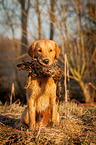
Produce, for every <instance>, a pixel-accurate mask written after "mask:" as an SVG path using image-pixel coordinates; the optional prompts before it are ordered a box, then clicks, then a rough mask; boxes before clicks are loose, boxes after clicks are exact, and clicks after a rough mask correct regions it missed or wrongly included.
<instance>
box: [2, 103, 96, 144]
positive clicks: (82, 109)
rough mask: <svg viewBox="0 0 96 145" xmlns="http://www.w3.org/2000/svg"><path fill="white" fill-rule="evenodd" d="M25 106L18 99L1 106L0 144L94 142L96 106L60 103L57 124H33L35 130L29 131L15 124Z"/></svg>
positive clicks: (95, 136) (95, 137)
mask: <svg viewBox="0 0 96 145" xmlns="http://www.w3.org/2000/svg"><path fill="white" fill-rule="evenodd" d="M24 107H25V106H22V105H21V104H20V103H19V102H18V103H14V104H12V105H10V106H8V105H2V104H1V105H0V114H1V115H0V144H4V145H10V144H18V145H19V144H28V145H43V144H44V145H52V144H56V145H57V144H58V145H95V144H96V105H93V104H90V105H87V104H85V105H83V104H79V105H77V104H76V103H69V102H68V103H67V104H65V103H61V104H60V105H59V113H60V123H59V124H57V125H56V126H55V127H53V128H51V129H46V128H45V127H43V126H39V127H38V126H36V130H35V131H34V132H30V131H29V130H28V128H27V127H22V128H16V127H15V122H16V121H17V120H19V119H20V116H21V113H22V111H23V110H24Z"/></svg>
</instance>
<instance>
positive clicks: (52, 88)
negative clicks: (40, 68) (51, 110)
mask: <svg viewBox="0 0 96 145" xmlns="http://www.w3.org/2000/svg"><path fill="white" fill-rule="evenodd" d="M54 97H56V84H55V83H54V80H53V79H52V78H48V79H46V78H44V79H42V80H32V84H31V85H30V87H29V89H28V98H33V99H34V101H35V105H36V110H37V112H41V111H44V110H45V109H46V108H47V107H48V106H49V105H50V99H51V98H54Z"/></svg>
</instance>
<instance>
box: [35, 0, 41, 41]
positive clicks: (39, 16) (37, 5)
mask: <svg viewBox="0 0 96 145" xmlns="http://www.w3.org/2000/svg"><path fill="white" fill-rule="evenodd" d="M36 2H37V4H36V7H37V9H36V11H37V15H38V39H42V28H41V11H40V8H39V7H40V5H39V0H37V1H36Z"/></svg>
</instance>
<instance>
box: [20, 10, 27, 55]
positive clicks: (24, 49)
mask: <svg viewBox="0 0 96 145" xmlns="http://www.w3.org/2000/svg"><path fill="white" fill-rule="evenodd" d="M21 19H22V21H21V22H22V24H21V26H22V36H21V37H22V38H21V43H22V44H21V54H24V53H26V52H27V45H28V40H27V17H26V16H25V15H24V13H23V11H22V18H21Z"/></svg>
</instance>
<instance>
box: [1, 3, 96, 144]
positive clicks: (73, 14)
mask: <svg viewBox="0 0 96 145" xmlns="http://www.w3.org/2000/svg"><path fill="white" fill-rule="evenodd" d="M43 38H46V39H51V40H55V41H56V42H57V44H58V46H59V48H60V51H61V53H60V56H59V59H58V61H59V63H60V64H61V66H62V68H63V71H64V79H63V82H62V90H63V94H62V98H61V99H60V100H62V101H60V103H59V107H58V112H59V114H60V122H59V123H58V124H56V125H55V126H54V127H52V128H50V129H49V128H44V126H42V125H40V126H38V125H36V129H35V131H32V132H30V131H29V129H28V127H27V126H24V127H22V126H21V127H20V128H18V127H17V126H16V122H17V124H18V121H20V118H21V114H22V112H23V111H24V109H25V107H26V105H25V103H26V90H25V89H24V86H25V85H26V82H27V79H28V73H27V72H24V71H18V69H17V67H16V65H17V64H18V63H20V62H22V60H26V61H30V60H31V59H30V58H29V57H28V54H27V49H28V48H29V46H30V45H31V44H32V43H33V42H34V41H35V40H38V39H43ZM0 144H2V145H11V144H13V145H14V144H24V145H26V144H29V145H43V144H44V145H57V144H59V145H96V0H46V1H45V0H0Z"/></svg>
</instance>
